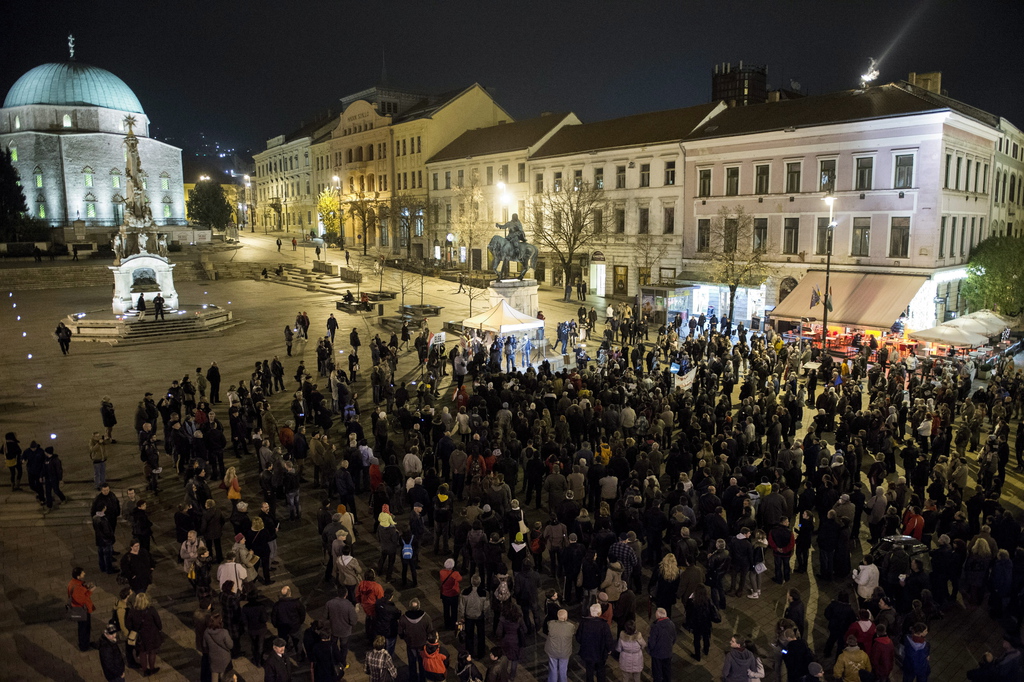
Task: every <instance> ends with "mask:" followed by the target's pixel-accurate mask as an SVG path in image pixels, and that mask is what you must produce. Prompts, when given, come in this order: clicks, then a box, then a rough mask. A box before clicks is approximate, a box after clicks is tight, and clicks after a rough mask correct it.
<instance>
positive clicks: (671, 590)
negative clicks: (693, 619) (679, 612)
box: [649, 552, 679, 618]
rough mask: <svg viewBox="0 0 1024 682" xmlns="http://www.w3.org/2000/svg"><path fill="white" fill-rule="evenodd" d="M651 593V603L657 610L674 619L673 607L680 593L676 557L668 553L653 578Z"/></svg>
mask: <svg viewBox="0 0 1024 682" xmlns="http://www.w3.org/2000/svg"><path fill="white" fill-rule="evenodd" d="M651 582H652V583H654V584H653V585H651V586H650V588H649V592H650V594H651V601H652V602H654V605H655V606H656V607H657V608H661V609H665V613H666V614H668V617H669V618H671V617H672V607H673V606H674V605H675V603H676V599H677V598H678V593H679V564H678V563H676V555H675V554H673V553H672V552H669V553H667V554H666V555H665V556H664V558H663V559H662V560H661V563H660V564H658V570H657V572H656V574H655V575H653V576H651Z"/></svg>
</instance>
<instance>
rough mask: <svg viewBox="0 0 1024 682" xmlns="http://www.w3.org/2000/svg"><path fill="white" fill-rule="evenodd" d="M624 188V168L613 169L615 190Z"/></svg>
mask: <svg viewBox="0 0 1024 682" xmlns="http://www.w3.org/2000/svg"><path fill="white" fill-rule="evenodd" d="M625 188H626V167H625V166H616V167H615V189H625Z"/></svg>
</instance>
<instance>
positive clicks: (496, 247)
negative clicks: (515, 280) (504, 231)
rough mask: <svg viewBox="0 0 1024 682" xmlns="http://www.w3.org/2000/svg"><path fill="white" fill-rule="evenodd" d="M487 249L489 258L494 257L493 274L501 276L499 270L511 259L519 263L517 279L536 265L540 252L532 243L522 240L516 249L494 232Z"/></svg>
mask: <svg viewBox="0 0 1024 682" xmlns="http://www.w3.org/2000/svg"><path fill="white" fill-rule="evenodd" d="M487 250H488V251H489V252H490V253H491V258H493V259H494V274H495V275H497V276H498V277H501V271H502V269H503V268H504V266H505V265H506V264H507V263H509V262H511V261H518V263H519V279H523V278H524V277H526V271H527V270H529V269H534V268H536V267H537V256H538V255H540V252H539V251H538V250H537V247H536V246H534V245H533V244H527V243H526V242H522V243H520V244H519V249H518V250H517V249H516V247H515V246H513V245H512V242H510V241H509V240H508V239H506V238H505V237H502V236H501V235H500V234H496V235H494V236H493V237H491V242H490V243H489V244H488V245H487Z"/></svg>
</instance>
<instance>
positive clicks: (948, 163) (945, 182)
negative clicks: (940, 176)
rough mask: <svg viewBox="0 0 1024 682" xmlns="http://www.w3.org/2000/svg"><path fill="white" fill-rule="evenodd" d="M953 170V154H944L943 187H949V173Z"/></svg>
mask: <svg viewBox="0 0 1024 682" xmlns="http://www.w3.org/2000/svg"><path fill="white" fill-rule="evenodd" d="M952 172H953V155H952V154H946V173H945V179H944V180H943V181H942V186H943V187H944V188H945V189H949V175H950V173H952Z"/></svg>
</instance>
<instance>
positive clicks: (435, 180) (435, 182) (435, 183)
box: [432, 173, 438, 192]
mask: <svg viewBox="0 0 1024 682" xmlns="http://www.w3.org/2000/svg"><path fill="white" fill-rule="evenodd" d="M432 182H433V184H434V191H435V192H436V191H437V187H438V185H437V173H434V177H433V180H432Z"/></svg>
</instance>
